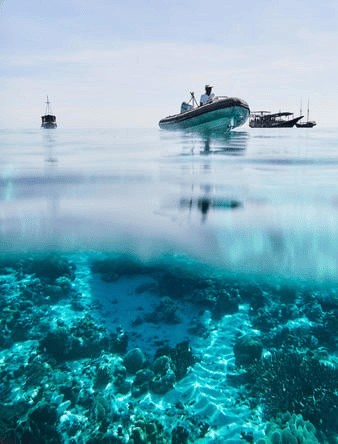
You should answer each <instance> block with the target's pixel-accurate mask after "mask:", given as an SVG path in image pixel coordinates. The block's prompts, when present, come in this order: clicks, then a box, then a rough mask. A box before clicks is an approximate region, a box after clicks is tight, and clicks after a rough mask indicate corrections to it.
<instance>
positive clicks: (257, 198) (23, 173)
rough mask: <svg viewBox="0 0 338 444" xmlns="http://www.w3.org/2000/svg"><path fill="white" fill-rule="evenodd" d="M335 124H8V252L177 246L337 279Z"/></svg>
mask: <svg viewBox="0 0 338 444" xmlns="http://www.w3.org/2000/svg"><path fill="white" fill-rule="evenodd" d="M337 135H338V134H337V131H336V130H327V129H325V130H324V129H320V128H318V129H317V128H314V129H311V130H309V129H307V130H302V129H296V128H291V129H273V130H270V129H250V130H242V131H234V132H232V133H231V134H230V135H228V136H223V135H220V136H218V137H213V138H207V137H203V136H198V135H191V134H185V133H167V132H161V131H160V130H157V129H150V130H127V129H126V130H79V131H77V130H64V129H62V128H59V129H57V131H45V132H43V131H41V130H32V131H2V132H1V134H0V165H1V167H0V177H1V188H0V192H1V194H0V197H1V200H0V211H1V213H0V214H1V220H0V223H1V225H0V235H1V247H0V248H1V250H2V251H22V250H25V249H27V248H28V249H32V250H41V249H42V250H45V249H56V250H68V251H79V249H80V250H83V249H85V250H86V249H98V250H101V249H108V250H110V249H112V250H113V251H121V252H130V253H132V254H134V255H136V256H138V257H146V258H150V257H154V256H155V257H156V256H158V255H161V254H163V253H168V252H173V253H178V254H187V255H188V256H189V257H191V258H194V259H196V260H198V261H202V262H203V263H204V262H205V263H208V264H213V265H216V266H219V267H221V268H226V269H228V270H234V271H244V272H253V273H256V272H258V273H268V274H276V273H277V274H280V275H283V276H296V277H305V278H308V277H311V278H319V279H333V280H335V278H336V273H337V253H336V252H337V251H338V236H337V226H338V224H337V218H338V211H337V209H338V207H337V180H336V177H337V168H338V150H337V144H338V142H337Z"/></svg>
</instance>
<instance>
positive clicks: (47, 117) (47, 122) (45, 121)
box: [41, 96, 57, 128]
mask: <svg viewBox="0 0 338 444" xmlns="http://www.w3.org/2000/svg"><path fill="white" fill-rule="evenodd" d="M41 119H42V123H41V128H57V124H56V117H55V116H54V114H52V111H51V108H50V101H49V99H48V96H47V101H46V110H45V114H44V115H43V116H41Z"/></svg>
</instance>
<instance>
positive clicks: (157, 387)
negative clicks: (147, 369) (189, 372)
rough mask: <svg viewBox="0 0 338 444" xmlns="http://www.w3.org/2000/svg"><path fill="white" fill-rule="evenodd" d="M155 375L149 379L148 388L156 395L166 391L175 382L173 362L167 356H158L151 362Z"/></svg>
mask: <svg viewBox="0 0 338 444" xmlns="http://www.w3.org/2000/svg"><path fill="white" fill-rule="evenodd" d="M152 369H153V371H154V373H155V376H154V377H153V378H152V380H151V384H150V389H151V391H152V392H154V393H157V394H158V395H161V394H164V393H167V392H168V391H169V390H171V389H172V388H173V387H174V385H175V382H176V376H175V372H174V364H173V362H172V360H171V358H169V357H168V356H160V357H159V358H156V359H155V361H154V362H153V365H152Z"/></svg>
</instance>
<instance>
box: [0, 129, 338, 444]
mask: <svg viewBox="0 0 338 444" xmlns="http://www.w3.org/2000/svg"><path fill="white" fill-rule="evenodd" d="M337 148H338V131H337V130H327V129H325V130H324V129H320V128H314V129H303V130H302V129H296V128H294V129H287V128H285V129H274V130H273V129H271V130H269V129H242V130H241V131H236V132H232V133H231V134H228V135H218V136H213V137H207V136H205V135H198V134H188V133H178V132H177V133H170V132H162V131H160V130H159V129H157V128H154V129H149V130H136V129H135V130H64V129H62V128H58V129H56V130H40V129H37V130H31V131H3V130H2V131H1V132H0V326H1V331H2V334H1V335H0V401H1V406H2V407H1V409H0V410H1V411H0V441H1V442H5V440H6V443H8V444H13V443H20V444H35V443H36V444H38V443H39V444H40V443H50V444H69V443H78V444H96V443H111V442H114V443H119V444H130V443H140V442H142V443H155V442H156V443H157V444H189V443H198V444H216V443H219V444H221V443H222V444H223V443H227V444H242V443H243V442H250V443H255V444H271V443H272V442H275V443H277V442H279V443H281V442H290V443H293V442H304V443H313V444H319V443H321V444H337V442H338V438H337V436H338V421H337V418H338V415H337V405H338V358H337V344H338V336H337V331H338V291H337V284H336V281H337V252H338V185H337V184H338V181H337V175H338V149H337ZM35 252H36V253H43V254H42V255H40V254H32V253H35ZM44 253H48V254H44ZM49 253H51V254H49ZM59 253H60V254H59ZM110 253H111V254H110ZM12 255H14V260H13V256H12ZM285 278H287V279H285ZM290 278H291V279H290ZM141 438H142V439H141Z"/></svg>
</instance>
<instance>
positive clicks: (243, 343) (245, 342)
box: [234, 334, 263, 366]
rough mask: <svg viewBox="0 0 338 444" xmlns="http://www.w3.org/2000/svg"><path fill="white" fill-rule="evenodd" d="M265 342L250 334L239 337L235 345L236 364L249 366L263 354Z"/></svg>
mask: <svg viewBox="0 0 338 444" xmlns="http://www.w3.org/2000/svg"><path fill="white" fill-rule="evenodd" d="M262 352H263V344H262V342H261V340H260V339H259V338H258V337H257V336H252V335H250V334H247V335H244V336H241V337H240V338H238V339H237V340H236V342H235V345H234V354H235V358H236V365H239V366H248V365H250V364H253V363H254V362H255V361H257V360H259V359H260V358H261V356H262Z"/></svg>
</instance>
